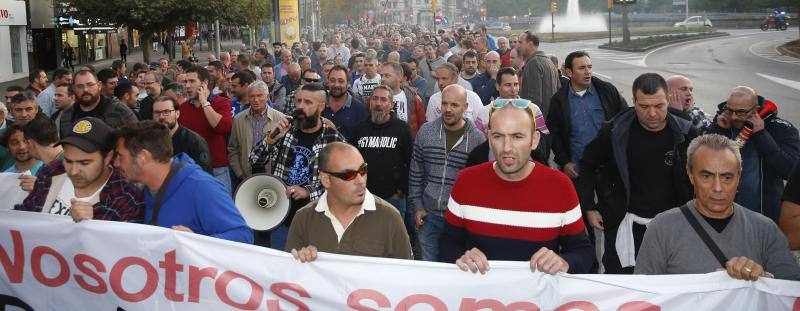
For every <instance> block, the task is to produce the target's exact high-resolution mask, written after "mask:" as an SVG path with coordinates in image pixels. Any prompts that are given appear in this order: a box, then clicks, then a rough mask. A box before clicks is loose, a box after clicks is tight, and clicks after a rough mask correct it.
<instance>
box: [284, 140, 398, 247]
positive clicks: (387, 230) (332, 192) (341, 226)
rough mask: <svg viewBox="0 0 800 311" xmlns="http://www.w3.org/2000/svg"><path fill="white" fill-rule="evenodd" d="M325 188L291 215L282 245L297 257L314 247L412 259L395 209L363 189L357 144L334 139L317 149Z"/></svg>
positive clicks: (364, 171)
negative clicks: (286, 235) (332, 141)
mask: <svg viewBox="0 0 800 311" xmlns="http://www.w3.org/2000/svg"><path fill="white" fill-rule="evenodd" d="M319 179H320V181H321V182H322V186H323V187H325V193H323V194H322V196H321V197H320V198H319V199H317V200H315V201H314V202H311V203H309V204H308V205H306V206H305V207H303V208H302V209H300V210H299V211H297V214H296V215H295V217H294V219H293V220H292V225H291V227H289V236H288V239H287V241H286V251H288V252H291V253H292V255H293V256H294V258H295V259H297V260H299V261H301V262H310V261H314V260H316V258H317V252H318V251H322V252H327V253H336V254H343V255H356V256H370V257H384V258H399V259H413V256H412V255H411V244H410V242H409V239H408V233H407V232H406V229H405V226H404V225H403V219H402V218H401V217H400V213H398V212H397V210H396V209H395V208H394V207H393V206H392V205H391V204H389V203H388V202H386V201H384V200H383V199H381V198H380V197H378V196H375V195H373V194H372V193H370V192H369V190H367V163H366V162H365V161H364V158H363V157H362V156H361V153H359V152H358V149H356V148H355V147H353V146H352V145H348V144H346V143H341V142H334V143H330V144H328V145H326V146H325V148H322V151H320V153H319Z"/></svg>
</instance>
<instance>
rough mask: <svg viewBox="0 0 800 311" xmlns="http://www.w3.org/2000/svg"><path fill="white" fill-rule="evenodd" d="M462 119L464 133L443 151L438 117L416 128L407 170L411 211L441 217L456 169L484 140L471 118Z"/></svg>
mask: <svg viewBox="0 0 800 311" xmlns="http://www.w3.org/2000/svg"><path fill="white" fill-rule="evenodd" d="M464 120H465V121H466V124H465V125H464V126H466V129H464V135H462V136H461V138H460V139H459V140H458V142H456V144H455V145H454V146H453V149H451V150H450V152H445V148H446V134H445V129H444V123H443V121H442V118H441V117H439V118H436V120H431V121H430V122H427V123H425V124H423V125H422V127H421V128H420V129H419V132H417V137H416V138H415V139H414V150H413V152H412V156H411V171H410V172H409V174H408V199H409V208H410V210H411V211H412V212H416V211H418V210H422V209H424V210H426V211H427V212H428V213H433V214H435V215H437V216H440V217H444V211H445V210H446V209H447V201H448V200H449V199H450V188H452V187H453V184H454V183H455V181H456V177H458V173H459V172H461V170H462V169H463V168H464V166H465V165H466V163H467V158H468V157H469V153H470V152H471V151H472V149H474V148H475V147H477V146H478V145H480V144H481V143H483V142H484V141H485V140H486V138H485V136H484V135H483V133H481V131H480V130H478V128H476V127H475V125H474V124H473V123H472V121H470V120H467V119H464Z"/></svg>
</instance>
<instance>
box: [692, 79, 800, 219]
mask: <svg viewBox="0 0 800 311" xmlns="http://www.w3.org/2000/svg"><path fill="white" fill-rule="evenodd" d="M718 108H719V112H718V113H717V116H716V117H715V122H714V124H712V125H711V126H710V127H709V128H708V132H709V133H715V134H720V135H723V136H726V137H728V138H731V139H735V140H737V142H739V144H740V146H741V153H742V178H741V181H740V182H739V187H738V191H737V192H736V199H735V202H736V203H738V204H739V205H742V206H744V207H746V208H748V209H750V210H753V211H756V212H758V213H761V214H763V215H764V216H767V217H769V218H770V219H772V220H773V221H775V223H778V221H779V218H780V213H781V209H780V204H781V195H782V194H783V189H784V180H786V179H788V178H789V176H790V174H791V173H792V168H793V167H794V166H795V163H797V160H798V159H800V138H798V132H797V129H796V128H795V127H794V126H793V125H792V124H791V123H789V121H786V120H785V119H782V118H780V117H778V108H777V106H776V105H775V103H773V102H772V101H770V100H768V99H765V98H764V97H762V96H759V95H757V93H756V91H755V90H753V89H752V88H750V87H747V86H737V87H735V88H733V89H732V90H731V91H730V93H729V95H728V100H727V101H726V102H723V103H721V104H719V106H718ZM746 131H749V132H750V133H751V134H750V135H749V136H750V137H749V139H740V137H741V135H743V134H744V133H743V132H746Z"/></svg>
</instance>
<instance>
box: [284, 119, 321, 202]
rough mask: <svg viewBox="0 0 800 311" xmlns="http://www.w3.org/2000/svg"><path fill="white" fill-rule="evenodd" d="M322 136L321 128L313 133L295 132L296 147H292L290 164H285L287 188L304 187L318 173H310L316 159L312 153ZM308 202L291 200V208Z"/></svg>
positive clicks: (315, 155)
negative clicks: (287, 174) (318, 138)
mask: <svg viewBox="0 0 800 311" xmlns="http://www.w3.org/2000/svg"><path fill="white" fill-rule="evenodd" d="M321 134H322V127H320V128H319V130H318V131H316V132H314V133H310V134H309V133H305V132H303V131H296V132H295V135H296V137H297V145H294V146H292V150H291V151H290V152H289V157H288V159H290V160H291V161H292V162H291V163H286V167H287V169H288V170H289V178H287V179H286V185H287V186H301V187H302V186H306V185H308V183H309V182H310V181H311V176H314V175H315V174H318V173H319V172H312V171H311V164H313V163H314V161H316V159H317V154H316V153H314V142H316V141H317V137H319V135H321ZM308 202H310V201H309V200H308V198H306V199H302V200H292V208H293V209H299V208H301V207H303V206H304V205H306V204H308Z"/></svg>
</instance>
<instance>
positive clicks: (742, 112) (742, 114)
mask: <svg viewBox="0 0 800 311" xmlns="http://www.w3.org/2000/svg"><path fill="white" fill-rule="evenodd" d="M756 107H758V105H754V106H753V107H750V109H731V107H728V106H727V105H726V106H725V110H726V111H728V112H729V113H735V114H736V115H737V116H740V117H746V116H747V115H748V114H750V113H751V112H753V110H754V109H756Z"/></svg>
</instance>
